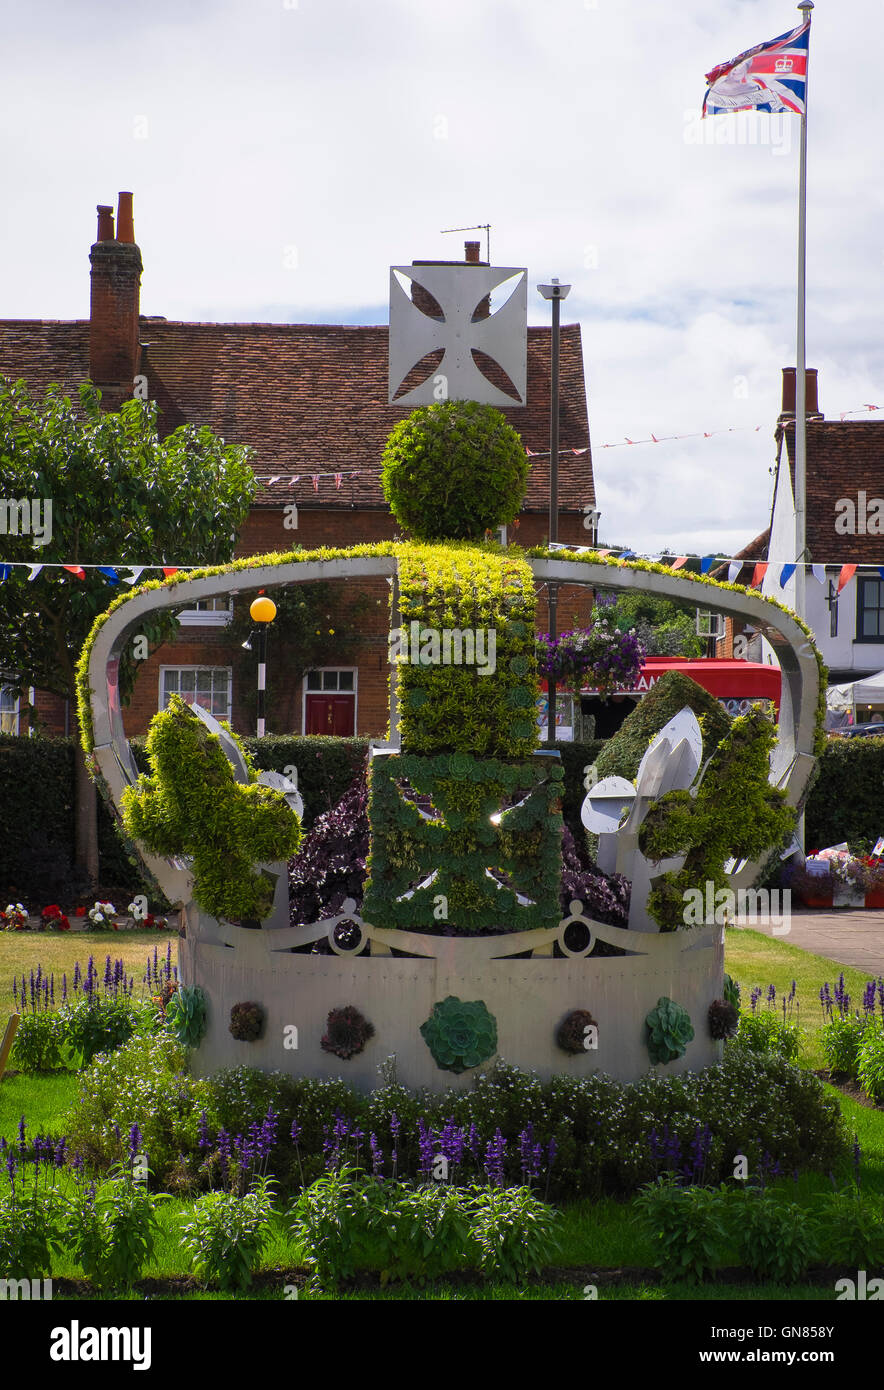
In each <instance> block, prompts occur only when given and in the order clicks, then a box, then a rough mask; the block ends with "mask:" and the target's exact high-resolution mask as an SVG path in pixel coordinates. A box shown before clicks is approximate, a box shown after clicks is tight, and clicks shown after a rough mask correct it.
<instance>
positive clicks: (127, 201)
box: [117, 193, 135, 245]
mask: <svg viewBox="0 0 884 1390" xmlns="http://www.w3.org/2000/svg"><path fill="white" fill-rule="evenodd" d="M117 241H125V242H127V243H128V244H129V245H134V244H135V223H134V221H133V217H132V194H131V193H120V194H118V201H117Z"/></svg>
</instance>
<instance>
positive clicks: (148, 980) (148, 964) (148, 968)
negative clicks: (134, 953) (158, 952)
mask: <svg viewBox="0 0 884 1390" xmlns="http://www.w3.org/2000/svg"><path fill="white" fill-rule="evenodd" d="M150 978H151V976H150V956H148V958H147V987H148V989H150Z"/></svg>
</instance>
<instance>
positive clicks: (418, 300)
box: [411, 241, 491, 322]
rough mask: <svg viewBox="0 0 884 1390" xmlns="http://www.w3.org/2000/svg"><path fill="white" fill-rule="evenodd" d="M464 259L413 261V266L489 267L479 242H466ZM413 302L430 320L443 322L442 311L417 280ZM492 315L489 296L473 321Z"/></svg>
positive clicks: (413, 287) (481, 304) (412, 296)
mask: <svg viewBox="0 0 884 1390" xmlns="http://www.w3.org/2000/svg"><path fill="white" fill-rule="evenodd" d="M463 249H464V259H463V260H462V261H412V263H411V264H412V265H414V266H421V265H487V264H488V262H487V261H481V260H480V259H479V250H480V243H479V242H478V241H465V242H464V247H463ZM411 302H412V304H416V305H417V307H418V308H419V309H420V310H421V311H422V312H423V313H425V314H428V315H429V316H430V318H434V319H438V320H439V321H440V322H441V320H442V311H441V308H440V306H439V305H438V304H437V303H436V301H435V299H434V298H433V296H432V295H431V294H429V293H428V292H427V290H425V289H424V287H423V285H419V284H418V283H417V281H416V280H412V282H411ZM490 313H491V296H490V295H487V294H486V296H485V298H484V299H483V300H482V302H481V303H480V304H479V305H478V307H477V308H476V310H475V312H474V314H473V321H474V322H475V320H476V319H487V318H488V316H489V315H490Z"/></svg>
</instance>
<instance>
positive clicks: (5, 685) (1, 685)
mask: <svg viewBox="0 0 884 1390" xmlns="http://www.w3.org/2000/svg"><path fill="white" fill-rule="evenodd" d="M9 689H11V685H10V682H9V681H2V680H0V690H9ZM4 713H5V714H10V713H11V714H12V715H13V716H14V717H15V728H14V729H9V730H6V729H3V730H0V732H3V733H10V734H12V735H13V736H14V737H16V738H17V737H20V735H21V696H20V695H16V697H15V705H14V707H13V709H12V710H11V711H10V710H4Z"/></svg>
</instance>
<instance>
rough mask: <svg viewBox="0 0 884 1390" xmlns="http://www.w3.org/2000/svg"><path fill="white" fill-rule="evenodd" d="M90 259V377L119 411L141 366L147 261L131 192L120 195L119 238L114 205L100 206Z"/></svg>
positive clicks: (105, 402) (104, 402) (106, 405)
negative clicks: (143, 276) (140, 332)
mask: <svg viewBox="0 0 884 1390" xmlns="http://www.w3.org/2000/svg"><path fill="white" fill-rule="evenodd" d="M89 261H90V264H91V266H92V290H91V297H90V305H89V377H90V379H91V380H92V381H93V382H94V383H95V385H96V386H97V387H99V389H100V391H101V397H102V405H103V407H104V409H105V410H119V408H120V406H121V405H122V403H123V401H124V400H127V399H131V397H132V394H133V382H134V379H135V377H136V375H137V374H138V368H139V364H140V348H139V345H138V311H139V302H140V287H141V272H142V264H141V252H140V251H139V249H138V247H137V246H136V245H135V229H134V224H133V221H132V194H131V193H121V194H120V195H119V203H118V207H117V234H116V237H115V236H114V217H113V208H111V207H108V206H106V205H104V204H99V205H98V232H97V236H96V240H95V245H94V246H93V247H92V249H91V251H90V252H89Z"/></svg>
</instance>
